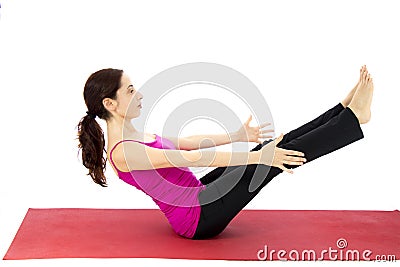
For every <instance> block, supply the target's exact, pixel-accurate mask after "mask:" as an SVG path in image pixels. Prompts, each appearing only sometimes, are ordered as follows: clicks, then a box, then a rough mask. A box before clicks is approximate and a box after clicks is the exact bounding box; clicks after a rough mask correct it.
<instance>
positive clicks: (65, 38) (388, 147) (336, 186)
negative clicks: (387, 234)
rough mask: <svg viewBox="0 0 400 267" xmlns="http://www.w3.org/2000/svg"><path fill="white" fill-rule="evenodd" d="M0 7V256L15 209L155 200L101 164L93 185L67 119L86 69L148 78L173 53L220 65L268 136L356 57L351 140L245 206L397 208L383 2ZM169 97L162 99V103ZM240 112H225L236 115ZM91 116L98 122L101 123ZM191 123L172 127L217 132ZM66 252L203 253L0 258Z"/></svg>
mask: <svg viewBox="0 0 400 267" xmlns="http://www.w3.org/2000/svg"><path fill="white" fill-rule="evenodd" d="M0 12H1V17H0V51H1V57H0V75H1V76H0V88H1V92H2V93H1V94H2V98H1V100H2V101H1V105H0V107H1V114H2V126H1V127H2V128H1V142H2V145H1V148H2V151H1V152H2V153H1V166H2V167H1V176H0V179H1V185H0V256H1V257H3V256H4V254H5V253H6V251H7V249H8V247H9V245H10V243H11V241H12V239H13V238H14V235H15V233H16V232H17V230H18V227H19V226H20V223H21V222H22V219H23V217H24V216H25V214H26V212H27V209H28V208H52V207H54V208H60V207H81V208H157V207H156V205H155V204H154V203H153V202H152V201H151V199H148V198H146V197H145V195H144V194H142V193H141V192H139V191H137V190H136V189H135V188H133V187H131V186H129V185H127V184H124V183H123V182H122V181H120V180H118V178H117V176H116V175H115V173H114V172H113V170H112V168H111V166H110V165H109V163H108V165H107V170H106V173H105V174H106V177H107V179H108V184H109V187H108V188H102V187H100V186H99V185H97V184H95V183H93V182H92V180H91V179H90V177H89V176H87V175H86V174H87V172H88V170H87V169H86V168H85V167H84V166H83V165H82V163H81V158H79V157H78V148H77V145H78V143H77V140H76V139H75V138H76V137H77V136H76V134H77V128H76V125H77V124H78V122H79V120H80V119H81V118H82V116H84V115H85V111H86V110H87V108H86V106H85V104H84V100H83V94H82V93H83V86H84V83H85V81H86V79H87V78H88V77H89V75H90V74H91V73H93V72H95V71H97V70H99V69H102V68H108V67H111V68H120V69H123V70H124V71H125V72H126V73H127V74H128V75H129V76H130V78H131V80H132V82H133V83H134V85H135V87H136V88H140V86H141V85H142V84H144V83H145V82H146V81H147V80H148V79H150V78H151V77H152V76H153V75H155V74H157V73H159V72H161V71H163V70H165V69H167V68H170V67H173V66H176V65H180V64H184V63H189V62H198V61H202V62H213V63H218V64H222V65H225V66H229V67H231V68H233V69H235V70H237V71H239V72H241V73H242V74H244V75H246V76H247V77H248V78H249V79H250V80H251V81H252V82H253V83H255V85H256V86H257V87H258V88H259V90H260V91H261V92H262V93H263V95H264V97H265V98H266V101H267V103H268V105H269V108H270V110H271V112H272V115H273V118H274V125H275V133H276V134H279V133H281V132H282V133H286V132H288V131H290V130H291V129H294V128H296V127H298V126H300V125H301V124H303V123H306V122H308V121H309V120H311V119H313V118H315V117H316V116H318V115H319V114H321V113H322V112H324V111H325V110H327V109H328V108H331V107H333V106H334V105H336V104H337V103H339V101H341V100H342V99H343V98H344V97H345V96H346V95H347V93H348V92H349V91H350V89H351V88H352V87H353V86H354V85H355V83H356V81H357V79H358V75H359V69H360V67H361V66H362V65H363V64H366V65H367V67H368V69H369V71H370V73H371V74H372V77H373V78H374V84H375V91H374V98H373V102H372V108H371V111H372V118H371V121H370V122H369V123H368V124H364V125H362V126H361V128H362V130H363V132H364V135H365V138H364V139H362V140H360V141H357V142H355V143H353V144H351V145H349V146H347V147H345V148H343V149H340V150H338V151H335V152H333V153H331V154H329V155H326V156H324V157H321V158H319V159H317V160H315V161H313V162H310V164H307V165H305V166H303V167H301V168H297V169H295V170H294V172H295V174H294V175H290V174H287V173H282V174H280V175H279V176H278V177H276V178H275V179H274V180H273V181H272V182H270V183H269V184H268V185H267V186H266V187H265V188H264V189H263V190H262V192H261V193H260V194H259V195H258V196H257V197H256V198H255V199H254V200H253V201H252V202H250V203H249V204H248V206H246V208H247V209H346V210H347V209H348V210H353V209H356V210H394V209H399V207H400V200H399V195H398V188H399V185H400V182H399V171H398V168H397V166H398V151H399V148H400V146H399V143H398V131H397V130H398V129H399V127H398V115H399V111H398V107H399V104H398V101H399V96H400V93H399V90H400V88H399V71H400V68H399V65H398V63H399V59H400V52H399V47H400V42H399V38H398V25H400V17H399V16H398V8H397V2H396V1H337V0H336V1H232V0H229V1H209V0H203V1H197V2H194V1H175V0H174V1H115V0H113V1H77V0H75V1H18V0H13V1H1V9H0ZM189 87H190V86H188V88H187V90H189ZM195 90H201V88H199V87H196V89H195ZM195 97H196V95H195V94H193V98H195ZM209 97H210V98H212V95H209ZM171 99H172V100H174V99H175V100H176V105H179V103H180V102H181V101H182V99H179V94H176V97H172V98H171ZM215 99H216V100H220V101H222V99H219V98H218V97H216V98H215ZM143 103H144V104H146V96H144V99H143ZM176 105H175V104H174V102H170V103H169V106H170V108H171V109H173V108H175V107H176ZM231 108H232V109H235V106H232V107H231ZM169 111H170V110H162V111H159V112H166V113H168V112H169ZM238 112H239V111H238ZM249 114H250V113H249V111H247V110H243V111H240V112H239V114H238V115H239V116H240V118H241V119H242V121H243V122H244V121H245V120H246V119H247V118H248V115H249ZM147 115H148V114H142V116H147ZM152 116H155V117H156V118H157V114H152ZM97 121H98V122H99V123H100V124H101V126H102V127H103V130H104V131H106V128H105V126H106V124H105V122H104V121H101V120H99V119H98V118H97ZM254 123H255V121H253V125H254ZM133 124H134V120H133ZM200 124H201V123H200V122H199V123H198V124H196V122H192V123H191V124H189V125H188V126H187V129H185V133H187V134H195V133H199V132H202V133H205V134H206V133H212V134H213V133H217V132H221V131H222V129H218V128H216V130H215V131H213V132H206V131H204V128H200ZM162 125H163V121H162V120H159V121H155V122H154V124H153V125H151V126H150V127H151V128H150V129H149V130H147V129H146V132H156V133H158V134H161V129H162ZM254 145H255V144H253V146H254ZM79 156H80V154H79ZM209 170H210V169H209ZM209 170H208V171H209ZM203 174H204V173H203ZM196 175H198V176H199V177H200V175H201V173H197V174H196ZM210 246H212V244H211V243H210ZM75 263H76V264H80V263H83V264H87V265H95V264H96V266H100V265H101V264H104V266H109V264H118V266H122V265H124V266H128V265H129V266H132V264H149V263H154V264H164V265H166V266H167V265H171V266H172V265H174V266H177V265H179V264H181V266H184V265H185V266H186V265H187V264H188V263H190V264H193V265H196V266H202V265H203V264H207V263H209V261H208V262H204V261H186V260H163V259H155V260H153V259H111V260H106V259H104V260H94V259H69V260H61V259H59V260H28V261H2V262H0V265H4V266H43V265H44V264H49V266H54V264H56V265H57V266H60V265H61V264H65V265H66V266H67V265H70V264H75ZM213 263H214V264H216V265H220V266H227V265H228V264H229V265H232V264H234V265H238V266H239V265H242V264H244V263H243V262H225V261H215V262H213ZM246 264H260V263H257V262H251V263H249V262H246ZM261 264H265V263H261ZM274 264H277V265H279V263H277V262H276V263H274ZM315 264H316V265H319V264H318V263H315ZM348 264H351V263H348Z"/></svg>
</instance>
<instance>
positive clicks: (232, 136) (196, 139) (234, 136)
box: [170, 132, 239, 150]
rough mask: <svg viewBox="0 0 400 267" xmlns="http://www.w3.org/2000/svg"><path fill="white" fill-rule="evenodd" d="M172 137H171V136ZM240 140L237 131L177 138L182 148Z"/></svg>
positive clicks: (189, 148) (218, 144)
mask: <svg viewBox="0 0 400 267" xmlns="http://www.w3.org/2000/svg"><path fill="white" fill-rule="evenodd" d="M170 139H171V138H170ZM234 142H239V136H238V133H237V132H231V133H223V134H198V135H191V136H187V137H184V138H179V139H177V143H178V146H176V147H178V148H179V149H182V150H194V149H201V148H209V147H214V146H220V145H225V144H229V143H234Z"/></svg>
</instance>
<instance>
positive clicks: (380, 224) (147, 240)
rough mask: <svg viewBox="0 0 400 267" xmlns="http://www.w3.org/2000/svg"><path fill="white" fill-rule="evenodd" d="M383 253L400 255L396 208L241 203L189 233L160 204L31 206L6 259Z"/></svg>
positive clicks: (303, 257) (313, 256)
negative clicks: (210, 228) (204, 235)
mask: <svg viewBox="0 0 400 267" xmlns="http://www.w3.org/2000/svg"><path fill="white" fill-rule="evenodd" d="M323 251H326V252H323ZM335 251H336V252H335ZM307 255H309V256H307ZM346 255H347V256H346ZM351 255H353V256H351ZM357 255H358V258H357ZM377 257H380V258H379V259H386V260H392V261H394V260H398V259H400V212H399V211H398V210H395V211H355V210H242V211H241V212H240V213H239V214H238V215H237V216H236V217H235V218H234V219H233V220H232V222H231V223H230V224H229V225H228V227H227V228H226V229H225V230H224V232H222V234H220V235H218V236H217V237H214V238H212V239H208V240H191V239H187V238H184V237H181V236H179V235H177V234H175V233H174V232H173V230H172V228H171V227H170V225H169V224H168V221H167V219H166V218H165V217H164V215H163V214H162V212H161V211H160V210H157V209H80V208H60V209H29V210H28V212H27V214H26V216H25V218H24V220H23V222H22V224H21V226H20V228H19V229H18V232H17V234H16V235H15V237H14V240H13V242H12V243H11V245H10V247H9V249H8V251H7V253H6V255H5V256H4V259H5V260H15V259H44V258H170V259H171V258H172V259H212V260H220V259H222V260H255V261H258V260H265V261H269V260H285V259H286V260H287V261H292V260H301V261H307V260H322V259H323V260H375V259H376V258H377Z"/></svg>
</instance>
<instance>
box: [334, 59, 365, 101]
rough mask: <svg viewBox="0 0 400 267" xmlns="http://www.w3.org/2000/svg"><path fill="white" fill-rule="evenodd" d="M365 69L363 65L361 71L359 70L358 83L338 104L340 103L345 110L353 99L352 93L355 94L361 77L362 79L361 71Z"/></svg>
mask: <svg viewBox="0 0 400 267" xmlns="http://www.w3.org/2000/svg"><path fill="white" fill-rule="evenodd" d="M365 69H366V66H365V65H364V66H361V69H360V78H359V79H358V82H357V84H356V86H354V88H353V89H352V90H351V91H350V93H349V94H348V95H347V96H346V98H345V99H343V100H342V101H341V102H340V103H342V105H343V107H345V108H346V107H347V106H348V105H349V104H350V102H351V100H352V99H353V96H354V93H355V92H356V90H357V87H358V85H359V84H360V81H361V77H362V74H363V71H364V70H365Z"/></svg>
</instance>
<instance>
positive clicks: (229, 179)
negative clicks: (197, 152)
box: [192, 103, 364, 239]
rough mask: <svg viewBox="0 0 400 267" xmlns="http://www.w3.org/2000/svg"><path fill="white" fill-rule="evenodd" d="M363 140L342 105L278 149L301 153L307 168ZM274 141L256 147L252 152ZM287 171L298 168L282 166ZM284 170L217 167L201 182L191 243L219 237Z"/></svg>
mask: <svg viewBox="0 0 400 267" xmlns="http://www.w3.org/2000/svg"><path fill="white" fill-rule="evenodd" d="M362 138H364V135H363V132H362V130H361V127H360V124H359V122H358V119H357V117H356V116H355V114H354V113H353V111H352V110H351V109H349V108H344V107H343V105H342V104H341V103H339V104H337V105H336V106H334V107H333V108H331V109H329V110H328V111H326V112H325V113H323V114H322V115H320V116H319V117H317V118H315V119H314V120H312V121H310V122H308V123H306V124H304V125H302V126H300V127H299V128H297V129H295V130H292V131H290V132H289V133H287V134H285V135H284V136H283V139H282V140H281V142H280V143H279V144H278V147H280V148H284V149H289V150H296V151H300V152H303V153H304V154H305V158H306V159H307V161H306V162H304V164H307V163H309V162H311V161H313V160H314V159H316V158H318V157H320V156H323V155H326V154H328V153H330V152H333V151H335V150H337V149H339V148H342V147H344V146H347V145H349V144H351V143H353V142H355V141H357V140H360V139H362ZM271 141H273V139H269V140H266V141H264V142H263V143H262V144H258V145H257V146H256V147H254V148H253V149H252V150H251V151H256V150H259V149H260V148H261V147H262V146H264V145H266V144H268V143H269V142H271ZM284 166H285V167H286V168H289V169H292V168H297V167H299V165H288V164H284ZM281 172H283V170H281V169H279V168H277V167H272V166H267V165H264V164H249V165H240V166H228V167H218V168H216V169H214V170H212V171H211V172H209V173H207V174H206V175H205V176H204V177H202V178H200V181H201V182H202V183H203V184H205V185H206V189H205V190H203V191H201V192H200V193H199V202H200V205H201V214H200V219H199V223H198V226H197V228H196V232H195V234H194V236H193V237H192V239H205V238H211V237H214V236H216V235H218V234H220V233H221V232H222V231H223V230H224V229H225V228H226V226H227V225H228V224H229V222H230V221H231V220H232V219H233V218H234V217H235V216H236V215H237V214H238V213H239V212H240V211H241V210H242V209H243V208H244V207H245V206H246V205H247V203H249V202H250V201H251V200H252V199H253V198H254V197H255V196H256V195H257V194H258V193H259V192H260V190H261V189H262V188H263V187H264V186H265V185H266V184H268V183H269V182H270V181H271V180H272V179H273V178H274V177H275V176H277V175H278V174H280V173H281Z"/></svg>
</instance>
